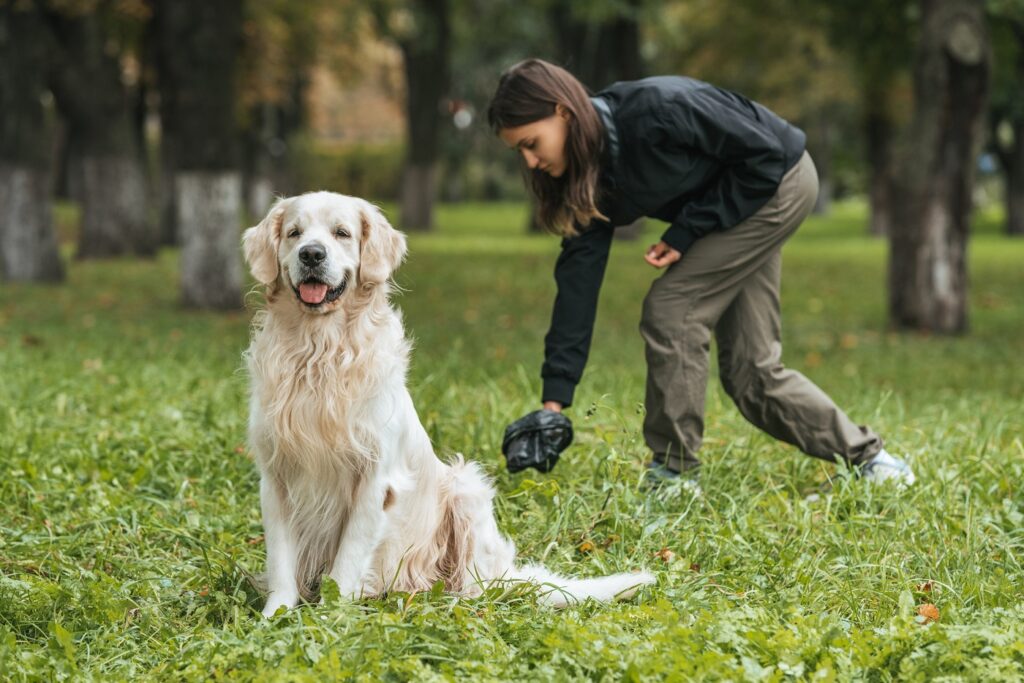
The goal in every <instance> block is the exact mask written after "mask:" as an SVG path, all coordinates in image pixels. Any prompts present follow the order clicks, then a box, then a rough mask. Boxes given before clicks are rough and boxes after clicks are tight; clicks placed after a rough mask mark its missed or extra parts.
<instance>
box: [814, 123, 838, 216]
mask: <svg viewBox="0 0 1024 683" xmlns="http://www.w3.org/2000/svg"><path fill="white" fill-rule="evenodd" d="M830 118H831V117H830V114H829V113H828V112H826V111H819V112H818V115H817V116H816V119H817V121H816V122H815V123H814V124H813V126H812V133H811V141H810V142H809V144H808V148H810V152H811V157H813V159H814V167H815V168H816V169H817V171H818V198H817V199H815V200H814V209H813V211H814V213H816V214H819V215H821V214H826V213H828V211H829V209H830V208H831V207H832V197H833V196H834V195H835V182H834V181H833V179H832V127H831V124H830V123H829V119H830Z"/></svg>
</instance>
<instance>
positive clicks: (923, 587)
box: [914, 581, 935, 593]
mask: <svg viewBox="0 0 1024 683" xmlns="http://www.w3.org/2000/svg"><path fill="white" fill-rule="evenodd" d="M934 587H935V584H933V583H932V582H931V581H925V582H924V583H919V584H917V586H915V587H914V589H915V590H916V591H917V592H918V593H931V592H932V588H934Z"/></svg>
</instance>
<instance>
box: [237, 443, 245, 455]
mask: <svg viewBox="0 0 1024 683" xmlns="http://www.w3.org/2000/svg"><path fill="white" fill-rule="evenodd" d="M235 453H238V454H239V455H241V454H242V453H245V444H238V445H237V446H235Z"/></svg>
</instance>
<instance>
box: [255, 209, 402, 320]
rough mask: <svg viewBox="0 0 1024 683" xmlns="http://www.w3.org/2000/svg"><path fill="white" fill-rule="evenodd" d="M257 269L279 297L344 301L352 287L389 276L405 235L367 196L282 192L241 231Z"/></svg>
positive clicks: (323, 309) (318, 309)
mask: <svg viewBox="0 0 1024 683" xmlns="http://www.w3.org/2000/svg"><path fill="white" fill-rule="evenodd" d="M242 245H243V248H244V250H245V260H246V262H247V263H248V264H249V269H250V270H251V271H252V274H253V277H255V278H256V280H258V281H259V282H261V283H263V284H264V285H267V287H268V288H269V290H270V294H271V295H272V296H274V297H276V295H277V294H278V293H280V292H282V291H283V292H284V293H285V296H289V295H292V296H294V298H295V299H294V300H295V301H296V302H297V304H298V305H299V306H300V307H302V308H303V309H304V310H306V311H309V312H310V313H320V314H323V313H329V312H331V311H334V310H337V309H338V308H339V307H340V306H341V302H342V301H343V297H344V296H345V295H346V292H350V291H351V290H352V289H354V288H355V287H360V288H362V289H364V290H366V289H371V288H373V287H376V286H378V285H380V284H383V283H384V282H386V281H387V280H388V278H389V277H390V276H391V274H392V273H393V272H394V270H395V269H396V268H397V267H398V265H399V264H400V263H401V262H402V259H403V258H404V257H405V250H406V247H405V235H403V234H402V233H400V232H399V231H397V230H395V229H394V228H392V227H391V225H390V224H389V223H388V221H387V219H386V218H384V215H383V214H382V213H381V212H380V210H378V209H377V207H375V206H373V205H372V204H370V203H369V202H367V201H365V200H363V199H358V198H356V197H347V196H345V195H341V194H336V193H334V192H311V193H309V194H304V195H299V196H297V197H288V198H286V199H281V200H278V202H277V203H276V204H274V206H273V207H272V208H271V209H270V212H269V213H268V214H267V216H266V218H264V219H263V220H262V221H261V222H260V224H259V225H256V226H254V227H251V228H249V229H248V230H246V231H245V234H244V235H243V237H242Z"/></svg>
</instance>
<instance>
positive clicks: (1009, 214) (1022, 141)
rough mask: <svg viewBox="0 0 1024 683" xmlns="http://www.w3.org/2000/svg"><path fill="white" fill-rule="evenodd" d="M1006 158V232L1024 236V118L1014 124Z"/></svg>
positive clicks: (1004, 164)
mask: <svg viewBox="0 0 1024 683" xmlns="http://www.w3.org/2000/svg"><path fill="white" fill-rule="evenodd" d="M1002 158H1003V159H1004V163H1003V166H1004V169H1003V170H1004V173H1005V176H1006V234H1007V235H1012V236H1014V237H1022V236H1024V120H1020V121H1015V122H1014V124H1013V145H1012V146H1011V147H1010V149H1009V150H1008V151H1007V153H1006V154H1005V156H1003V157H1002Z"/></svg>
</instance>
